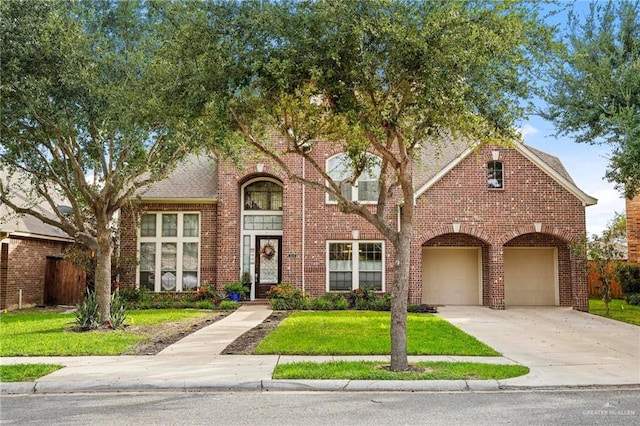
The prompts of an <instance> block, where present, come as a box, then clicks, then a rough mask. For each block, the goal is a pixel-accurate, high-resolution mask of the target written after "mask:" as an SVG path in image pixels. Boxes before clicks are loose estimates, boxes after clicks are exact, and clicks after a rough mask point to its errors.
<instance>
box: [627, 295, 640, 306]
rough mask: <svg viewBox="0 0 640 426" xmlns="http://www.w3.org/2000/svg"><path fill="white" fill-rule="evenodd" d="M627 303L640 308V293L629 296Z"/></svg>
mask: <svg viewBox="0 0 640 426" xmlns="http://www.w3.org/2000/svg"><path fill="white" fill-rule="evenodd" d="M627 303H628V304H629V305H635V306H640V293H632V294H629V295H627Z"/></svg>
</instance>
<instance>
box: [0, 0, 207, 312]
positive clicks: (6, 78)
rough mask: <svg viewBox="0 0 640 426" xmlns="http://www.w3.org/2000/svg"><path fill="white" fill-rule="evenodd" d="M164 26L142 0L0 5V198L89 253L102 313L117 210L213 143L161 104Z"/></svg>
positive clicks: (168, 84) (167, 86)
mask: <svg viewBox="0 0 640 426" xmlns="http://www.w3.org/2000/svg"><path fill="white" fill-rule="evenodd" d="M161 24H162V21H161V20H159V15H157V14H155V13H154V8H152V7H150V5H148V4H146V3H144V2H138V1H126V0H123V1H108V0H98V1H78V2H66V1H46V2H45V1H28V0H27V1H18V0H11V1H5V2H2V3H0V28H1V34H2V51H1V56H0V58H1V66H2V82H1V94H2V131H1V133H0V168H1V169H3V170H4V172H5V173H4V176H8V177H7V178H6V179H3V180H2V181H0V200H1V201H2V202H3V203H6V204H7V205H8V206H10V207H11V208H13V209H14V210H15V212H17V213H19V214H29V215H32V216H34V217H36V218H38V219H40V220H42V221H43V222H45V223H48V224H50V225H53V226H57V227H59V228H60V229H62V230H64V231H65V232H66V233H67V234H68V235H70V236H72V237H74V238H75V239H76V240H77V241H79V242H81V243H83V244H84V245H86V246H87V247H88V248H89V249H91V250H92V251H94V253H95V255H96V258H97V259H96V260H97V262H96V263H97V266H96V277H95V282H96V291H97V304H98V306H99V314H100V317H101V318H102V321H103V322H108V321H109V312H110V310H109V306H110V289H111V267H110V266H111V265H110V262H111V254H112V252H113V248H114V241H113V237H112V229H111V227H112V221H113V219H114V214H115V213H116V212H117V211H118V210H119V209H120V208H122V207H123V206H124V205H125V204H126V203H128V202H129V201H130V200H131V199H132V197H134V194H135V193H136V191H138V190H140V189H141V188H144V187H145V186H146V185H148V184H149V183H151V182H153V181H155V180H158V179H161V178H163V177H165V176H166V175H167V174H168V173H169V172H170V171H171V169H172V168H173V167H175V165H176V163H177V162H178V161H179V160H180V159H181V158H182V157H184V155H185V154H187V153H188V152H190V151H192V150H197V149H198V148H199V146H200V145H201V144H204V143H205V142H206V141H208V140H211V138H210V137H209V136H210V135H207V134H206V133H204V132H201V131H200V130H201V129H202V128H201V127H200V126H198V121H197V120H195V119H193V120H192V119H191V118H193V117H183V116H181V115H180V114H179V112H178V111H177V110H175V109H174V108H172V106H171V104H170V103H168V102H165V99H166V97H165V96H164V92H165V91H168V90H172V88H173V85H174V84H175V82H174V81H172V80H167V78H166V77H167V76H169V75H171V74H170V72H169V71H170V68H169V65H170V64H169V63H168V62H167V61H165V60H163V54H164V52H165V48H166V47H165V46H164V45H163V44H162V40H163V39H164V38H165V37H164V36H163V35H162V33H161V32H162V31H163V29H164V28H165V27H164V26H163V25H161ZM43 203H44V204H46V205H49V208H48V209H49V210H51V211H53V212H54V213H55V216H51V215H46V214H44V213H43V211H42V210H40V209H39V208H38V206H39V205H42V204H43ZM60 205H67V207H65V208H61V207H60Z"/></svg>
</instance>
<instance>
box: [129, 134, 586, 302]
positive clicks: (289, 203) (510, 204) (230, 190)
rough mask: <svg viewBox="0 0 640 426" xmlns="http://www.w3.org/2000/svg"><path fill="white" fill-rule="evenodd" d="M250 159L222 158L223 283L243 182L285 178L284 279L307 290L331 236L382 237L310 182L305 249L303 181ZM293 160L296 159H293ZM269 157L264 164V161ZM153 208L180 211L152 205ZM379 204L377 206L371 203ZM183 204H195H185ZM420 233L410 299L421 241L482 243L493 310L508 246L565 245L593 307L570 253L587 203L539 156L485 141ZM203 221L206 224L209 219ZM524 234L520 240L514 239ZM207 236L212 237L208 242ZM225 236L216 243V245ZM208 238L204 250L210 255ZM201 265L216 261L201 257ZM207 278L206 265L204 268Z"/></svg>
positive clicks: (232, 271) (320, 280)
mask: <svg viewBox="0 0 640 426" xmlns="http://www.w3.org/2000/svg"><path fill="white" fill-rule="evenodd" d="M492 150H498V151H499V152H500V161H502V162H503V164H504V189H501V190H489V189H487V183H486V179H487V176H486V164H487V162H488V161H490V160H491V158H492V154H491V151H492ZM338 152H339V148H338V147H330V146H324V147H323V146H321V145H317V146H315V147H314V149H313V151H312V156H313V160H314V161H315V162H316V163H317V164H319V165H321V166H322V167H323V166H324V164H325V161H326V160H327V159H328V158H329V157H330V156H332V155H334V154H336V153H338ZM245 159H246V161H245V164H243V166H242V167H240V168H238V167H235V166H234V165H232V164H231V163H230V162H228V161H225V160H222V161H220V163H219V171H218V173H219V175H218V202H217V206H216V207H217V210H215V209H214V211H215V214H216V215H217V216H216V222H212V223H216V224H217V234H216V235H217V238H214V239H213V241H212V242H211V246H212V247H215V250H213V252H214V257H215V259H214V260H213V266H209V267H210V268H211V269H210V270H211V271H215V272H214V275H213V276H214V277H215V279H214V281H215V283H216V285H217V286H218V288H221V287H222V285H224V283H226V282H230V281H235V280H237V279H238V278H239V277H240V269H241V258H240V245H241V244H240V235H241V231H240V229H239V225H240V213H241V209H240V199H241V194H240V191H241V187H242V185H243V184H244V183H246V182H248V181H249V180H252V179H254V178H258V177H269V178H274V179H277V180H278V181H279V182H281V183H282V185H283V198H284V199H283V203H284V208H283V247H282V252H283V271H282V279H283V281H288V282H291V283H293V284H294V285H296V286H298V287H301V286H302V282H303V277H304V286H305V290H306V291H308V292H310V293H311V295H312V296H317V295H320V294H322V293H324V292H325V289H326V244H327V241H329V240H351V239H352V231H354V230H357V231H359V239H360V240H382V239H383V238H382V237H381V235H380V233H379V232H378V231H377V230H376V229H375V228H374V226H373V225H371V224H370V223H368V222H366V221H365V220H364V219H362V218H360V217H358V216H356V215H353V214H351V215H345V214H343V213H341V212H340V211H339V209H338V207H337V206H336V205H330V204H326V202H325V193H324V191H322V190H321V189H317V188H313V187H310V186H306V187H305V188H304V193H305V205H306V210H305V214H304V231H305V243H304V257H303V254H302V253H303V245H302V229H303V213H302V200H303V196H302V193H303V188H302V186H301V184H300V183H298V182H294V181H292V180H290V179H289V178H288V177H287V174H286V173H284V172H283V171H282V170H281V169H280V168H279V167H277V166H276V165H275V164H274V163H273V162H271V161H269V160H267V159H265V158H256V157H251V156H250V155H249V154H247V155H246V156H245ZM287 160H289V159H287ZM257 163H261V164H262V165H263V167H262V168H261V169H259V168H258V167H257V166H256V164H257ZM289 164H290V165H291V171H292V172H293V173H296V174H300V173H301V171H302V167H303V166H302V160H301V159H300V158H299V157H291V159H290V160H289ZM305 174H306V177H307V179H310V180H312V181H314V182H316V183H318V184H321V185H322V184H324V182H323V179H322V177H321V176H320V174H319V173H318V172H316V171H315V170H314V169H313V168H312V167H311V164H310V163H309V162H307V163H305ZM395 205H397V203H395V202H391V203H389V206H390V207H389V211H387V212H385V217H387V218H388V220H390V221H392V223H395V220H396V212H395V210H394V209H395V207H394V206H395ZM146 207H147V208H149V209H150V210H154V209H155V210H159V209H161V208H166V209H168V210H172V209H176V205H168V206H166V207H162V206H160V205H158V206H146ZM371 208H372V209H373V208H375V206H372V207H371ZM185 209H187V210H189V209H194V208H193V206H185ZM454 222H455V223H459V224H460V231H459V233H454V232H453V226H452V223H454ZM536 222H539V223H541V224H542V229H541V233H540V234H537V233H536V232H535V227H534V223H536ZM414 227H415V228H414V238H413V240H412V243H411V244H412V258H411V266H410V269H411V277H410V287H411V290H410V296H409V297H410V302H411V303H420V302H421V298H422V283H421V280H422V270H421V261H422V259H421V252H422V249H421V247H422V246H423V245H446V244H453V245H466V244H470V245H474V246H482V257H483V301H484V304H486V305H490V306H492V307H494V308H503V307H504V282H503V279H504V272H503V251H502V250H503V246H504V245H505V244H511V245H513V244H515V243H516V242H517V243H518V244H521V245H545V244H549V245H550V246H553V247H558V253H559V256H558V257H559V268H560V272H559V273H560V282H561V287H560V288H561V296H560V300H561V304H563V305H572V304H573V306H574V307H576V308H579V309H586V308H585V306H586V302H587V284H586V264H585V263H584V261H583V259H574V258H572V257H571V255H570V253H569V250H568V248H567V243H568V242H569V241H572V240H575V239H578V238H579V237H581V236H583V235H584V234H585V211H584V206H583V205H582V203H581V201H580V200H578V199H577V198H576V197H575V196H573V195H572V194H571V193H570V192H569V191H567V190H566V189H565V188H563V187H562V186H561V185H560V184H558V183H557V182H556V181H555V180H553V179H552V178H551V177H550V176H548V175H547V174H545V173H544V172H543V171H542V170H541V169H539V168H538V167H537V166H536V165H535V164H534V163H532V162H531V161H530V160H528V159H527V158H526V157H525V156H524V155H522V154H520V153H519V152H517V151H516V150H515V149H508V148H497V149H495V148H494V149H491V148H483V149H480V150H479V151H478V152H477V154H471V155H469V156H468V157H467V158H466V159H465V160H463V161H462V162H461V163H460V164H458V165H457V166H456V167H455V168H453V170H452V171H451V172H449V173H448V174H447V175H446V176H444V177H443V178H442V179H441V180H440V181H438V182H436V183H435V184H434V185H433V186H432V187H431V188H429V189H428V190H427V191H426V192H425V193H424V194H422V196H420V197H419V199H418V200H417V205H416V216H415V221H414ZM203 228H204V226H203ZM131 232H133V231H132V230H129V234H126V233H123V240H126V239H127V238H128V239H131V241H133V245H132V244H131V242H130V243H128V244H129V245H127V243H126V242H123V246H122V249H123V250H124V252H126V251H127V250H129V252H131V247H133V252H135V232H133V233H131ZM514 239H516V240H514ZM203 244H204V243H203ZM216 244H217V245H216ZM385 248H386V250H385V262H386V263H385V265H386V290H387V291H389V290H391V283H392V281H393V264H394V255H395V253H394V250H393V247H392V245H391V243H390V242H388V241H387V242H386V243H385ZM204 252H205V251H204V245H203V253H204ZM202 260H203V261H202V265H203V266H205V265H208V264H209V263H206V262H205V260H206V259H205V258H204V255H203V259H202ZM203 276H204V273H203Z"/></svg>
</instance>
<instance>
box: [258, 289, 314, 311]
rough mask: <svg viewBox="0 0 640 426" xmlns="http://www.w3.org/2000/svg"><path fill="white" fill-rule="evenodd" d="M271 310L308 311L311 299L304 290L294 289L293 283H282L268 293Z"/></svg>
mask: <svg viewBox="0 0 640 426" xmlns="http://www.w3.org/2000/svg"><path fill="white" fill-rule="evenodd" d="M267 299H269V306H270V307H271V309H274V310H278V311H284V310H290V309H307V308H308V307H309V298H308V296H306V295H305V294H304V293H303V291H302V290H299V289H297V288H294V287H293V284H291V283H281V284H279V285H277V286H275V287H273V288H271V290H269V291H268V292H267Z"/></svg>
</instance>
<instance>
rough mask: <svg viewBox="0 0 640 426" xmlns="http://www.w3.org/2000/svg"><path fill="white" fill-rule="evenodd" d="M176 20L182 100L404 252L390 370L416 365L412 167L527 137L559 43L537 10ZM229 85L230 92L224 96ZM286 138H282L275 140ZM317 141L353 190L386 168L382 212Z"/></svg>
mask: <svg viewBox="0 0 640 426" xmlns="http://www.w3.org/2000/svg"><path fill="white" fill-rule="evenodd" d="M167 13H168V14H170V15H171V16H172V19H171V21H172V22H174V23H175V24H176V26H177V28H178V29H177V30H176V32H175V34H176V37H175V38H173V39H172V43H175V46H174V49H173V52H174V54H175V58H174V60H176V61H180V63H181V64H182V66H181V68H180V79H181V80H182V81H184V82H186V84H185V88H184V89H181V93H183V94H187V95H186V96H181V93H175V94H174V95H173V96H174V97H175V99H176V102H180V103H181V104H182V105H184V106H185V107H193V106H196V107H197V108H199V111H200V113H203V112H204V113H203V114H204V115H205V116H209V117H215V118H216V119H215V120H214V122H215V125H216V126H219V127H218V128H219V129H220V132H224V133H225V134H228V135H230V137H232V138H236V139H237V138H239V139H241V140H244V141H245V143H246V144H247V145H248V146H250V147H253V149H255V150H257V151H258V152H260V153H262V154H263V155H267V156H269V157H270V158H271V159H272V160H273V161H274V162H276V163H277V164H278V165H279V166H280V167H281V168H282V169H283V170H285V171H286V172H287V173H288V175H289V176H290V177H291V178H292V179H294V180H297V181H299V182H303V183H304V184H306V185H310V186H313V187H316V188H321V189H323V190H325V191H327V192H328V193H329V194H330V196H331V197H333V198H334V199H336V200H337V203H338V205H339V207H340V209H341V210H342V211H343V212H345V213H352V214H356V215H359V216H361V217H363V218H365V219H366V220H368V221H369V222H370V223H372V224H373V225H374V226H375V227H376V228H377V229H378V230H379V231H380V233H381V234H382V235H383V236H384V237H385V238H386V239H388V240H389V241H390V242H391V243H392V244H393V246H394V249H395V253H396V262H395V266H394V283H393V288H392V294H393V300H392V324H391V330H392V331H391V340H392V351H391V359H392V361H391V364H392V369H394V370H402V369H405V368H406V366H407V358H406V303H407V297H408V287H409V260H410V258H409V256H410V252H409V250H410V236H411V231H412V226H413V208H414V207H413V195H414V188H413V170H414V168H415V166H416V164H418V163H419V158H420V157H421V154H422V152H421V148H422V147H423V146H424V145H425V144H438V143H441V142H442V141H443V140H446V139H450V138H459V139H465V140H468V141H469V144H470V145H475V146H479V145H481V144H509V143H512V142H513V141H514V139H515V138H517V135H516V132H515V128H516V123H517V121H518V119H520V118H522V117H523V116H524V115H525V113H526V107H523V103H522V99H523V98H527V97H528V96H529V95H531V94H532V93H533V92H534V90H535V88H536V84H537V82H538V81H539V77H540V76H541V75H542V73H544V70H545V66H546V65H547V60H548V59H550V58H553V56H554V55H553V54H554V52H555V48H556V46H555V45H554V43H553V42H552V35H553V30H552V29H551V28H549V27H547V26H546V25H544V24H543V22H542V17H541V15H540V14H539V13H538V6H537V5H535V4H531V3H528V2H517V1H503V2H476V1H455V2H450V1H382V0H378V1H349V2H335V1H286V0H285V1H277V2H260V3H252V2H237V3H236V2H233V3H230V2H222V3H213V4H211V3H208V4H207V5H206V6H204V5H202V4H196V5H194V4H193V3H186V4H184V5H183V4H174V5H173V8H169V9H167ZM221 81H224V82H225V83H224V86H225V87H226V88H227V90H226V91H216V90H212V89H214V88H216V87H220V84H221ZM203 88H204V90H203ZM221 94H222V96H220V95H221ZM195 100H197V102H196V101H195ZM274 131H275V132H277V133H278V134H280V135H281V136H282V138H284V141H283V140H282V139H278V138H275V139H274V138H272V137H271V136H272V133H273V132H274ZM319 143H323V144H334V145H335V146H337V147H340V148H341V149H342V152H344V153H345V154H346V158H347V161H346V163H347V164H346V166H347V167H348V168H349V170H350V171H351V173H350V177H349V178H348V179H347V183H355V182H356V181H357V179H358V177H359V176H361V175H362V174H363V173H368V172H371V171H372V170H374V169H375V170H377V169H378V168H379V170H380V173H379V178H378V188H379V192H378V194H379V195H378V199H377V203H376V206H374V207H372V206H371V205H367V204H363V203H360V202H357V201H353V200H352V199H350V198H348V197H345V196H344V194H343V193H342V186H343V185H344V184H345V182H343V181H342V180H341V179H343V178H345V176H344V174H340V176H341V177H340V178H339V179H332V176H331V173H329V172H328V171H327V170H326V169H325V164H324V161H322V160H319V159H318V158H314V154H313V152H314V151H313V148H314V146H316V145H317V144H319ZM370 154H373V155H370ZM291 156H301V157H303V158H304V159H305V161H306V164H308V165H309V166H310V167H311V168H312V169H313V171H314V172H315V175H314V176H319V179H311V178H308V177H305V176H302V175H301V174H300V173H296V172H295V171H294V170H293V169H291V168H290V167H289V166H288V164H289V163H288V161H287V159H288V158H291ZM376 159H378V160H376ZM399 206H402V208H401V209H398V208H399ZM398 211H400V213H399V215H400V217H399V218H398V217H397V214H398V213H397V212H398ZM398 223H400V227H398Z"/></svg>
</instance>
